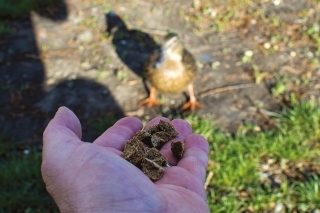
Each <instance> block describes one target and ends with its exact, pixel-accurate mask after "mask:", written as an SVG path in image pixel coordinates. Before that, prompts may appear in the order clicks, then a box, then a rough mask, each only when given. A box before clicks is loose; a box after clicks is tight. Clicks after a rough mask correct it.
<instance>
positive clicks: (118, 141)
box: [93, 117, 142, 151]
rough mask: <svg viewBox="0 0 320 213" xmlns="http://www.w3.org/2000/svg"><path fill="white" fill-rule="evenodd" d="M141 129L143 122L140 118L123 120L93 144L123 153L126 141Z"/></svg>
mask: <svg viewBox="0 0 320 213" xmlns="http://www.w3.org/2000/svg"><path fill="white" fill-rule="evenodd" d="M141 128H142V122H141V121H140V120H139V119H138V118H135V117H126V118H122V119H120V120H119V121H117V122H116V123H115V124H114V125H113V126H112V127H110V128H109V129H107V130H106V131H105V132H104V133H103V134H102V135H101V136H100V137H98V138H97V139H96V140H95V141H94V142H93V143H95V144H97V145H100V146H103V147H110V148H114V149H116V150H120V151H122V150H123V147H124V144H125V143H126V141H127V140H129V139H130V138H132V137H133V135H134V134H135V133H136V132H137V131H138V130H140V129H141Z"/></svg>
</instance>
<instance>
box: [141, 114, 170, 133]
mask: <svg viewBox="0 0 320 213" xmlns="http://www.w3.org/2000/svg"><path fill="white" fill-rule="evenodd" d="M160 120H163V121H165V122H170V120H169V119H168V118H164V117H155V118H153V119H152V120H151V121H149V122H148V123H147V125H146V126H145V127H144V129H145V130H147V129H149V128H150V127H151V126H153V125H156V124H158V123H159V122H160Z"/></svg>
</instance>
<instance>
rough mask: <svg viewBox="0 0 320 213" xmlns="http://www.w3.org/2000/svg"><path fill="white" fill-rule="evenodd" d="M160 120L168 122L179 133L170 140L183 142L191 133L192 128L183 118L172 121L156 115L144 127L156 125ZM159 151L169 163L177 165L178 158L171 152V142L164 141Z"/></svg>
mask: <svg viewBox="0 0 320 213" xmlns="http://www.w3.org/2000/svg"><path fill="white" fill-rule="evenodd" d="M160 120H163V121H166V122H170V123H171V124H172V125H173V126H174V128H175V129H176V131H177V132H178V133H179V134H178V135H177V136H176V137H174V138H173V139H172V140H171V141H182V142H184V141H185V139H186V138H187V137H188V136H189V135H190V134H191V133H192V129H191V126H190V124H189V123H188V122H187V121H185V120H183V119H174V120H173V121H170V120H169V119H167V118H164V117H156V118H154V119H152V120H151V121H150V122H149V123H148V124H147V125H146V127H145V129H149V128H150V126H152V125H156V124H158V123H159V122H160ZM160 152H161V153H162V154H163V155H164V156H165V157H166V158H167V159H168V161H169V163H170V164H171V165H173V166H175V165H177V162H178V160H177V159H176V157H175V156H174V155H173V154H172V151H171V142H169V143H166V144H164V145H163V147H162V148H161V150H160Z"/></svg>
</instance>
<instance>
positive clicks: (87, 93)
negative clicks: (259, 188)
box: [0, 0, 320, 143]
mask: <svg viewBox="0 0 320 213" xmlns="http://www.w3.org/2000/svg"><path fill="white" fill-rule="evenodd" d="M293 2H294V3H293ZM302 2H303V3H302ZM262 6H263V10H264V11H265V12H266V14H268V15H269V18H270V19H271V18H272V16H273V15H274V14H278V15H279V14H281V16H280V15H279V17H280V18H283V19H286V20H285V21H286V22H291V23H295V22H294V21H296V20H298V18H297V17H296V16H297V13H298V12H297V11H301V10H302V9H305V10H307V11H309V12H310V11H311V10H313V12H314V14H317V10H319V8H314V9H312V7H311V6H310V4H308V1H300V0H283V1H281V4H280V5H276V4H275V3H273V2H272V1H264V3H263V5H262ZM193 7H194V5H193V1H191V0H177V1H164V0H151V1H144V0H135V1H125V0H123V1H114V0H111V1H107V2H103V1H100V0H96V1H86V0H85V1H79V0H66V1H59V2H57V3H56V5H54V6H52V7H50V8H49V9H45V10H41V11H36V12H31V13H30V14H29V15H27V16H25V17H22V18H20V19H19V20H14V21H12V22H11V29H12V31H11V32H10V33H9V34H5V35H1V36H0V84H1V88H0V90H1V92H0V109H1V111H0V132H1V133H2V134H4V135H5V136H6V137H8V138H10V139H11V140H14V141H21V142H27V143H41V141H42V133H43V130H44V128H45V126H46V125H47V123H48V122H49V121H50V119H51V118H52V117H53V116H54V113H55V112H56V111H57V109H58V107H59V106H67V107H69V108H70V109H71V110H73V111H74V112H75V114H76V115H77V116H78V117H79V119H80V121H81V123H82V128H83V140H85V141H93V140H94V139H95V138H96V137H97V136H98V135H99V134H100V133H101V130H100V131H98V130H97V127H95V125H94V124H95V123H97V122H98V121H101V119H107V120H108V119H109V120H116V119H118V118H121V117H124V116H136V117H139V118H141V119H146V120H149V119H151V118H153V117H155V116H166V117H169V118H174V117H177V116H180V117H183V116H185V115H186V113H184V112H182V111H181V110H180V107H181V106H182V105H183V104H184V103H185V102H186V100H187V99H186V95H185V94H161V97H162V98H161V106H160V107H155V108H151V109H149V108H147V107H145V106H139V105H138V101H139V100H142V99H144V98H145V97H147V95H148V91H147V90H146V89H147V88H148V85H147V84H145V83H144V81H143V78H142V77H141V76H142V75H141V74H142V67H143V62H144V61H145V60H146V58H147V57H148V55H149V54H150V52H151V51H153V50H154V49H155V48H157V47H158V43H159V41H161V38H163V36H164V35H165V34H166V32H167V31H168V30H170V31H174V32H176V33H178V34H180V35H181V37H182V40H183V41H184V43H185V45H186V48H187V49H188V50H189V51H190V52H191V53H192V54H193V55H194V57H195V58H196V60H197V63H198V67H199V73H198V75H197V77H196V79H195V80H194V87H195V94H196V97H197V100H198V101H199V102H200V103H201V104H203V108H202V109H201V110H198V111H197V112H196V114H198V115H200V116H203V117H206V118H209V119H211V120H212V121H213V122H214V123H215V124H216V125H217V126H218V127H220V128H222V129H224V130H227V131H231V132H232V131H234V130H236V129H237V128H238V126H239V125H241V124H243V123H245V122H250V123H253V124H254V125H256V126H258V127H260V128H262V129H263V128H268V126H270V118H269V115H270V113H268V112H279V111H280V110H281V107H282V106H284V105H286V103H287V102H286V101H285V100H284V99H285V98H283V97H280V98H279V97H275V96H274V95H273V94H272V92H271V91H272V88H273V86H274V85H275V81H276V80H277V79H276V78H274V74H275V73H279V75H280V76H284V75H286V76H289V77H290V76H295V77H296V78H300V77H302V76H304V77H306V78H307V80H308V83H307V84H301V85H298V86H297V87H296V85H291V87H290V88H291V89H290V91H294V92H295V93H296V94H300V95H301V97H302V96H303V97H304V98H310V97H311V96H312V97H313V98H315V99H316V100H318V101H319V96H320V94H319V88H320V86H319V85H320V82H319V79H320V78H319V76H320V71H319V68H315V69H310V68H309V65H310V63H309V62H310V60H309V59H308V57H307V56H306V55H308V53H310V52H313V51H314V50H313V49H314V48H315V47H314V45H310V44H309V43H304V42H300V43H299V41H295V40H294V34H292V35H290V34H289V32H291V31H292V32H296V30H297V29H295V28H292V29H291V31H289V29H287V28H284V29H283V31H281V32H280V31H279V33H283V34H285V33H287V34H289V35H288V36H289V39H293V41H294V42H295V43H297V45H294V46H285V45H282V43H281V42H279V44H278V47H279V49H278V51H275V52H273V53H271V54H269V55H268V56H267V57H266V56H265V55H264V54H263V51H262V50H261V51H258V52H254V56H253V58H252V60H253V61H254V63H255V64H256V65H257V66H258V67H259V70H261V71H264V72H265V73H266V74H267V75H266V76H267V77H266V78H264V79H263V80H262V81H261V82H258V83H256V78H255V76H254V74H253V73H254V70H253V69H252V67H253V66H252V62H250V63H243V61H242V60H241V59H242V57H243V55H244V53H245V52H246V51H247V50H259V48H260V47H261V45H263V44H264V43H265V42H267V41H269V40H270V35H272V33H274V32H272V30H273V29H271V28H270V27H269V28H267V27H266V26H264V25H262V24H259V23H254V20H251V21H249V24H243V25H241V26H240V25H239V26H237V27H234V28H233V29H232V28H231V29H228V30H226V31H225V32H223V33H218V32H217V31H214V30H212V29H210V28H204V29H202V31H201V32H197V33H195V32H194V29H195V27H194V26H193V25H192V24H186V23H185V21H184V18H183V17H181V16H182V15H181V14H182V13H180V12H181V11H185V14H187V13H188V12H190V11H192V8H193ZM292 15H293V16H292ZM318 18H319V17H317V16H316V15H314V19H315V20H317V19H318ZM267 19H268V17H267ZM290 26H291V25H290ZM292 26H294V24H292ZM299 27H301V25H298V28H299ZM119 29H120V30H119ZM294 53H298V55H297V56H295V54H294ZM310 70H311V71H310ZM268 76H272V77H270V78H268Z"/></svg>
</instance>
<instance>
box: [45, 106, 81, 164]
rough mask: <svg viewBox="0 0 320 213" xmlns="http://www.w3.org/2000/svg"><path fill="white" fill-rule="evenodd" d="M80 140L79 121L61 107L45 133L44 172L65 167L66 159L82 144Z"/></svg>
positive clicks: (66, 109) (69, 111) (70, 112)
mask: <svg viewBox="0 0 320 213" xmlns="http://www.w3.org/2000/svg"><path fill="white" fill-rule="evenodd" d="M80 139H81V124H80V121H79V119H78V118H77V116H76V115H75V114H74V113H73V112H72V111H71V110H69V109H68V108H66V107H60V108H59V109H58V111H57V113H56V114H55V116H54V118H53V119H52V120H51V121H50V122H49V124H48V126H47V127H46V129H45V131H44V133H43V150H42V170H43V169H47V167H50V168H56V169H59V167H60V166H63V164H64V162H65V159H66V158H68V156H70V154H71V153H72V152H73V151H74V149H75V148H76V147H77V146H78V145H79V144H80V143H81V141H80ZM47 165H48V166H47Z"/></svg>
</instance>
